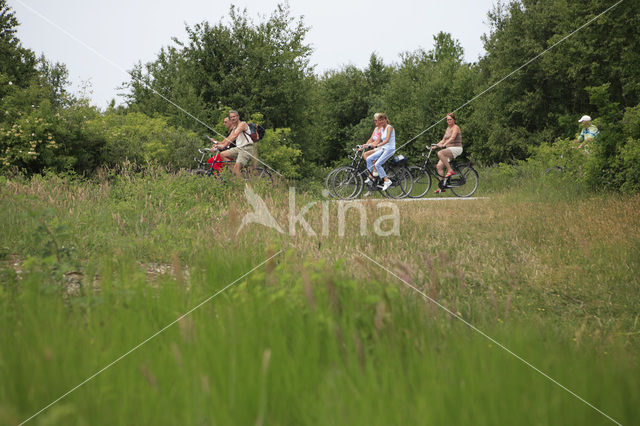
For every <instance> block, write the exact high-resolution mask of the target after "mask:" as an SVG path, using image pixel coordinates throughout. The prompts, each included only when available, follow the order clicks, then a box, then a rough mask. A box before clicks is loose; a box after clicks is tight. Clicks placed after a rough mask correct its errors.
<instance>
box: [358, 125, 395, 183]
mask: <svg viewBox="0 0 640 426" xmlns="http://www.w3.org/2000/svg"><path fill="white" fill-rule="evenodd" d="M378 124H379V126H380V127H381V128H382V131H381V133H380V141H379V142H377V143H375V144H371V147H372V148H382V149H380V150H376V151H374V153H373V154H371V155H370V156H369V157H367V169H369V172H370V173H371V175H372V176H373V177H376V176H380V177H381V178H383V180H384V184H383V185H382V190H383V191H386V190H387V189H389V187H390V186H391V180H390V179H389V177H388V176H387V174H386V173H385V171H384V168H383V167H382V165H383V164H384V163H385V161H387V160H388V159H389V158H391V156H393V154H394V153H395V152H396V131H395V129H394V128H393V127H392V126H391V125H390V124H389V119H388V118H387V115H386V114H384V113H380V115H379V116H378ZM374 162H375V163H376V165H375V166H374V165H373V163H374ZM370 182H371V180H370V179H367V180H366V181H365V183H370Z"/></svg>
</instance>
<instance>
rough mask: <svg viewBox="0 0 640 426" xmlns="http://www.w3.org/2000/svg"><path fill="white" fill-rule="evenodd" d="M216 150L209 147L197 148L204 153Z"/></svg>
mask: <svg viewBox="0 0 640 426" xmlns="http://www.w3.org/2000/svg"><path fill="white" fill-rule="evenodd" d="M215 151H217V149H211V148H198V152H199V153H200V154H205V153H207V152H215Z"/></svg>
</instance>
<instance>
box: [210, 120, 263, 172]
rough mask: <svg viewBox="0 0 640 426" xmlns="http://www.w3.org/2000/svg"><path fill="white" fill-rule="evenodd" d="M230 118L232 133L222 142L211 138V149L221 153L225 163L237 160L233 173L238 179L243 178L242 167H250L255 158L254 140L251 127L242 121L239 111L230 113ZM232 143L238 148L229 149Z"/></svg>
mask: <svg viewBox="0 0 640 426" xmlns="http://www.w3.org/2000/svg"><path fill="white" fill-rule="evenodd" d="M228 117H229V121H230V130H231V133H230V134H229V136H227V137H226V138H224V139H223V140H222V141H220V142H218V141H216V140H214V139H213V138H209V139H210V140H211V142H213V145H212V146H211V149H217V150H219V151H221V152H220V156H221V157H222V159H223V160H224V161H231V160H235V162H236V163H235V165H234V166H233V169H232V170H233V173H234V174H235V175H236V176H237V177H238V178H242V174H241V173H240V171H241V169H242V167H244V166H246V165H248V164H249V162H250V161H251V160H252V159H254V158H255V150H254V147H253V140H252V139H251V137H250V136H249V135H250V130H249V125H248V124H247V123H246V122H244V121H240V114H238V111H235V110H231V111H229V115H228ZM232 142H235V144H236V146H235V147H233V148H230V149H227V148H228V147H229V145H231V143H232Z"/></svg>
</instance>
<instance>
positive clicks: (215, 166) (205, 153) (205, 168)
mask: <svg viewBox="0 0 640 426" xmlns="http://www.w3.org/2000/svg"><path fill="white" fill-rule="evenodd" d="M198 152H199V153H200V154H202V155H201V157H200V159H198V158H197V157H194V159H193V160H194V161H195V162H196V164H198V167H196V168H195V169H192V170H191V173H192V174H194V175H202V176H214V177H217V178H219V179H222V178H223V174H222V173H223V172H224V169H223V168H222V167H220V166H221V165H223V166H229V167H230V166H231V165H233V164H234V163H235V161H233V160H221V159H219V157H218V154H219V153H220V152H221V151H219V150H217V149H210V148H198ZM210 158H213V161H211V162H209V159H210ZM241 173H242V176H243V177H244V178H245V179H251V178H258V179H265V180H269V181H270V182H271V183H273V177H272V176H271V173H270V172H269V170H267V169H266V168H263V167H254V166H252V165H251V166H245V167H242V169H241Z"/></svg>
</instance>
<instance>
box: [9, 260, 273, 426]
mask: <svg viewBox="0 0 640 426" xmlns="http://www.w3.org/2000/svg"><path fill="white" fill-rule="evenodd" d="M280 253H282V250H280V251H278V252H277V253H276V254H274V255H272V256H271V257H269V258H268V259H266V260H265V261H263V262H262V263H260V264H259V265H257V266H255V267H253V268H252V269H251V270H250V271H249V272H247V273H245V274H244V275H242V276H241V277H239V278H237V279H236V280H235V281H233V282H232V283H231V284H229V285H227V286H226V287H224V288H223V289H222V290H219V291H217V292H216V293H214V294H213V295H211V296H209V297H207V298H206V299H205V300H203V301H202V302H200V303H199V304H197V305H196V306H194V307H193V308H191V309H189V310H188V311H187V312H185V313H184V314H182V315H180V316H179V317H178V318H176V319H175V320H174V321H172V322H170V323H169V324H167V325H166V326H164V327H162V328H161V329H160V330H158V331H157V332H155V333H154V334H152V335H151V336H149V337H147V338H146V339H144V340H143V341H142V342H140V343H138V344H137V345H136V346H134V347H133V348H131V349H129V350H128V351H127V352H125V353H124V354H122V355H120V356H119V357H118V358H116V359H115V360H113V361H111V362H110V363H109V364H107V365H106V366H104V367H103V368H101V369H100V370H98V371H96V372H95V373H93V374H92V375H91V376H89V377H87V378H86V379H85V380H83V381H82V382H80V383H79V384H78V385H76V386H74V387H73V388H71V389H70V390H68V391H67V392H65V393H64V394H62V395H61V396H60V397H58V398H57V399H55V400H53V401H52V402H50V403H49V404H47V405H46V406H45V407H43V408H41V409H40V410H38V412H36V413H35V414H33V415H32V416H31V417H29V418H28V419H26V420H24V421H22V422H21V423H20V426H21V425H23V424H25V423H27V422H28V421H30V420H31V419H33V418H34V417H36V416H37V415H38V414H40V413H42V412H43V411H45V410H46V409H47V408H49V407H51V406H52V405H53V404H55V403H57V402H58V401H60V400H61V399H63V398H64V397H66V396H67V395H69V394H70V393H72V392H73V391H75V390H76V389H78V388H79V387H80V386H82V385H84V384H85V383H87V382H89V381H90V380H92V379H93V378H95V377H96V376H98V375H99V374H100V373H102V372H103V371H105V370H106V369H107V368H109V367H111V366H112V365H114V364H115V363H117V362H118V361H120V360H121V359H123V358H124V357H126V356H127V355H129V354H130V353H132V352H133V351H135V350H136V349H138V348H140V347H141V346H142V345H144V344H145V343H147V342H148V341H150V340H151V339H153V338H154V337H156V336H158V335H159V334H161V333H162V332H164V331H165V330H166V329H168V328H169V327H171V326H172V325H174V324H175V323H177V322H178V321H180V320H181V319H182V318H185V317H186V316H188V315H189V314H191V313H192V312H193V311H195V310H196V309H198V308H200V307H201V306H202V305H204V304H205V303H207V302H209V301H210V300H211V299H213V298H214V297H216V296H217V295H219V294H221V293H222V292H224V291H225V290H226V289H228V288H229V287H231V286H233V285H234V284H235V283H237V282H238V281H240V280H241V279H243V278H244V277H246V276H247V275H249V274H250V273H252V272H253V271H255V270H256V269H258V268H259V267H261V266H262V265H264V264H265V263H267V262H268V261H270V260H271V259H273V258H274V257H276V256H277V255H279V254H280Z"/></svg>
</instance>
